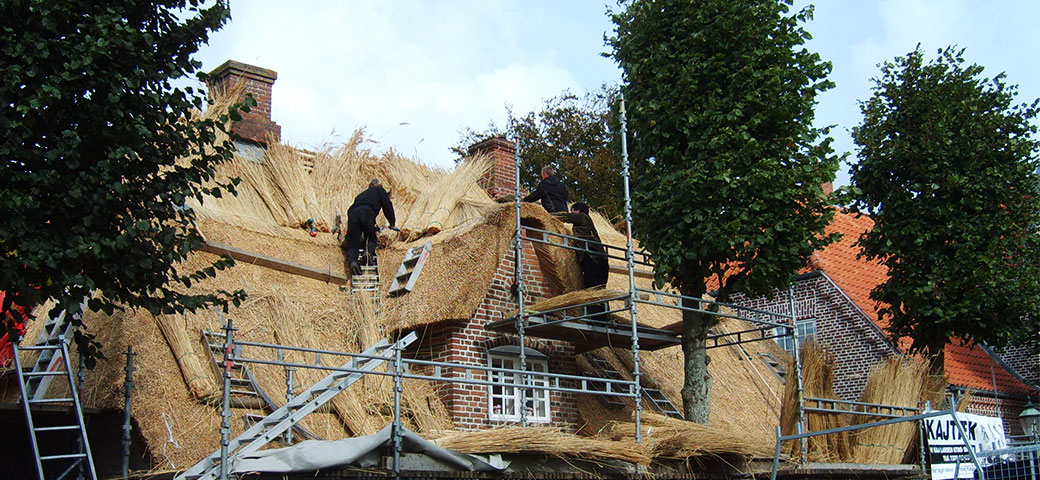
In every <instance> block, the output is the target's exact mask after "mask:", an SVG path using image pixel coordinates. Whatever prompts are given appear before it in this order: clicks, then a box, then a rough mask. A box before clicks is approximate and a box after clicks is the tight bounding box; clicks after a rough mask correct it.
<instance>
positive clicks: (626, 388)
mask: <svg viewBox="0 0 1040 480" xmlns="http://www.w3.org/2000/svg"><path fill="white" fill-rule="evenodd" d="M236 345H239V346H243V347H245V346H249V347H260V348H264V349H275V350H295V351H308V352H310V351H314V350H317V349H309V348H303V347H291V346H285V345H277V344H265V343H258V342H237V343H236ZM242 351H243V349H239V348H236V355H235V361H236V362H240V363H251V364H257V365H273V366H282V367H295V368H307V369H312V370H325V371H329V372H344V373H362V374H366V375H379V376H387V377H392V376H394V375H395V373H394V372H393V371H378V370H374V371H373V370H362V369H360V368H351V367H344V366H339V367H336V366H330V365H323V364H321V363H320V362H317V363H302V362H289V361H284V360H268V359H263V358H253V357H248V356H244V355H242V353H241V352H242ZM321 353H323V354H328V355H329V356H337V357H349V358H353V359H380V358H381V357H379V356H378V355H366V354H361V353H351V352H338V351H334V350H321ZM276 358H283V357H281V356H278V354H277V353H276ZM401 363H402V365H404V366H410V365H416V366H421V367H434V372H435V373H434V374H433V375H427V374H420V373H405V374H403V378H411V379H416V380H433V381H449V382H457V383H468V384H474V385H488V386H502V387H512V388H528V389H532V390H545V391H559V392H573V393H588V394H593V395H620V396H625V397H634V396H635V393H634V392H633V390H634V387H635V382H634V381H632V380H621V379H609V378H600V377H589V376H583V375H568V374H563V373H552V372H537V371H533V370H518V369H510V368H502V367H490V366H484V365H469V364H462V363H452V362H437V361H432V360H418V359H408V358H403V359H401ZM445 369H450V370H459V371H460V372H459V373H461V374H462V375H460V376H451V377H448V376H444V375H441V372H443V370H445ZM474 371H479V372H483V373H484V374H486V375H487V376H488V377H491V376H492V375H491V374H495V373H497V374H507V375H514V374H519V375H521V376H524V377H535V378H538V379H546V380H547V381H546V385H536V384H523V385H522V384H519V383H515V382H511V381H493V380H481V379H476V378H472V375H473V372H474ZM561 381H572V382H576V383H578V384H580V385H582V386H583V387H586V386H587V383H588V382H597V383H605V384H607V387H606V390H595V389H588V388H571V387H565V386H561ZM612 385H616V386H618V387H619V388H618V389H614V388H612V387H611V386H612Z"/></svg>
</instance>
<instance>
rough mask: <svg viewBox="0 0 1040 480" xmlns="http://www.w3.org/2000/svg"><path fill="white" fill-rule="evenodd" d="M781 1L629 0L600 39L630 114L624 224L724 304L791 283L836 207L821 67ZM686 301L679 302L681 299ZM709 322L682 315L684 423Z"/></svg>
mask: <svg viewBox="0 0 1040 480" xmlns="http://www.w3.org/2000/svg"><path fill="white" fill-rule="evenodd" d="M790 4H791V2H790V1H789V0H745V1H733V0H697V1H692V0H633V1H630V2H626V9H625V10H624V11H623V12H620V13H615V14H614V15H613V19H614V23H615V24H616V25H617V29H616V35H615V36H614V37H613V38H610V39H608V42H609V43H610V44H611V45H612V46H613V49H614V52H613V56H614V58H615V59H616V60H617V61H618V63H619V64H620V65H621V68H622V69H623V70H624V79H625V84H624V86H623V87H622V91H623V92H624V95H625V99H626V102H627V105H628V107H629V112H630V114H631V120H630V121H629V125H630V127H631V128H630V131H631V145H632V149H631V152H632V155H631V157H632V186H633V201H634V208H635V212H636V213H637V214H636V215H634V218H633V223H634V228H635V235H636V237H637V238H638V240H639V241H640V242H641V243H642V245H643V246H644V247H646V248H647V249H648V250H649V251H651V252H652V253H653V255H654V271H655V274H656V276H657V279H658V281H660V282H665V281H666V282H669V283H671V284H672V285H673V286H675V287H676V288H678V289H679V291H680V292H681V293H683V294H684V295H688V296H691V297H701V296H702V295H704V294H705V293H707V292H708V290H709V286H711V287H713V288H716V289H717V292H718V293H717V297H716V298H718V299H719V300H720V301H727V300H728V298H729V295H730V294H731V293H732V292H735V291H744V292H748V293H751V294H763V293H768V292H770V291H772V289H773V288H777V287H783V286H785V285H787V284H789V283H790V282H791V281H793V279H794V276H795V275H796V274H797V272H798V271H799V269H801V268H802V267H804V266H805V264H806V261H807V259H808V257H809V256H810V255H811V254H812V253H813V251H815V250H817V249H819V248H821V247H823V246H825V245H826V244H828V243H829V242H831V241H833V240H834V238H832V237H830V236H826V235H824V228H825V227H826V225H827V224H828V223H829V222H830V220H831V218H832V217H833V207H831V206H830V205H829V200H828V198H827V197H826V196H825V195H824V193H823V190H822V188H821V183H824V182H828V181H831V180H832V179H833V178H834V173H835V172H836V171H837V168H838V166H839V163H840V158H839V157H837V156H835V155H834V154H833V150H832V148H831V146H830V144H831V139H830V138H824V137H825V136H826V133H827V131H826V129H823V130H820V129H815V128H813V127H812V120H813V106H814V104H815V102H816V101H815V99H816V94H817V93H819V92H821V91H823V90H825V89H827V88H830V87H831V86H832V84H831V83H830V82H829V81H827V80H826V79H825V78H826V76H827V74H828V73H829V72H830V64H829V63H827V62H823V61H821V60H820V57H819V55H817V54H815V53H811V52H809V51H808V50H807V49H805V48H804V47H803V46H802V45H803V43H804V42H805V40H806V39H808V38H809V34H808V33H806V32H805V30H803V29H802V28H801V27H800V25H799V24H800V22H805V21H806V20H807V19H809V18H811V14H812V10H811V8H806V9H804V10H801V11H800V12H798V13H795V14H791V15H789V14H788V12H789V8H790ZM691 303H695V302H684V304H685V305H687V306H693V305H691ZM716 321H717V317H715V316H713V315H709V314H700V313H697V312H691V311H686V310H684V311H683V327H682V336H683V342H682V347H683V354H684V358H685V377H686V378H685V382H684V384H683V388H682V399H683V407H684V412H685V415H686V418H687V419H688V420H691V421H697V422H707V420H708V413H709V411H708V410H709V394H710V389H711V377H710V375H709V374H708V370H707V363H708V357H707V354H706V351H705V343H706V342H705V339H706V336H707V334H708V329H709V328H710V327H711V326H712V325H713V324H714V323H716Z"/></svg>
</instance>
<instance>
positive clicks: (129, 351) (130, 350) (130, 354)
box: [122, 345, 136, 478]
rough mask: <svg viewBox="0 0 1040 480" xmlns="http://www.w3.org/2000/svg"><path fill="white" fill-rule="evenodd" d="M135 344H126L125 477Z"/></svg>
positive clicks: (124, 472) (124, 406) (127, 460)
mask: <svg viewBox="0 0 1040 480" xmlns="http://www.w3.org/2000/svg"><path fill="white" fill-rule="evenodd" d="M134 355H136V353H134V346H133V345H127V346H126V379H125V380H124V381H123V397H124V400H125V402H124V405H123V469H122V474H123V478H129V475H130V419H131V418H132V417H131V415H130V395H131V393H132V392H133V390H134Z"/></svg>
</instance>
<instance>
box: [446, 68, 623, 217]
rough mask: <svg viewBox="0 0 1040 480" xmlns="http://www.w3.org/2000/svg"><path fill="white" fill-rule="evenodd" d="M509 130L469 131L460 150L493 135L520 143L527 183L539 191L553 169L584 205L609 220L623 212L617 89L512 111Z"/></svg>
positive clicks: (523, 178) (558, 98) (463, 151)
mask: <svg viewBox="0 0 1040 480" xmlns="http://www.w3.org/2000/svg"><path fill="white" fill-rule="evenodd" d="M506 113H507V119H506V124H505V129H504V131H503V130H502V129H501V128H499V127H497V126H496V125H494V124H493V123H492V124H491V125H489V126H488V128H487V129H486V130H485V131H483V132H475V131H473V130H472V129H467V130H466V131H465V132H464V133H463V138H462V139H461V140H460V144H459V146H457V147H455V148H454V149H453V150H454V151H455V152H456V153H458V154H459V155H460V157H461V156H462V155H465V154H466V148H467V147H468V146H470V145H472V144H474V143H477V142H479V141H481V140H485V139H488V138H491V137H493V136H504V137H506V138H509V139H515V140H517V141H518V142H519V143H520V152H519V155H520V158H521V162H520V178H521V180H520V181H521V184H522V186H523V187H524V188H527V189H528V190H533V189H534V188H535V187H536V186H537V185H538V181H539V180H540V179H541V177H539V172H541V169H542V167H544V166H551V167H553V168H554V169H555V170H556V171H557V172H558V173H559V176H560V180H562V181H563V183H564V184H565V185H566V186H567V189H568V191H569V192H570V199H571V201H572V202H577V201H582V202H585V203H587V204H589V206H591V207H592V208H594V209H596V210H598V211H600V212H602V213H604V214H606V215H607V216H608V217H609V216H615V215H618V214H620V213H621V206H622V198H621V197H622V194H621V177H620V176H619V175H618V172H619V171H620V170H621V153H620V152H621V149H620V144H619V142H620V139H619V138H618V135H617V132H618V121H617V89H616V88H614V87H607V86H603V87H601V89H600V90H599V91H598V92H589V93H586V94H585V95H583V96H578V95H575V94H572V93H570V92H568V91H564V92H563V93H561V94H560V95H559V96H556V97H553V98H550V99H548V100H546V101H545V104H544V106H543V107H542V109H541V110H540V111H537V112H528V113H527V114H525V115H523V116H516V115H515V114H514V113H513V111H512V110H507V112H506Z"/></svg>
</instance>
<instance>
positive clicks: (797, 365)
mask: <svg viewBox="0 0 1040 480" xmlns="http://www.w3.org/2000/svg"><path fill="white" fill-rule="evenodd" d="M787 291H788V294H789V295H790V301H791V302H790V303H791V341H792V345H794V377H795V382H796V383H795V391H796V392H797V398H796V399H795V403H796V406H795V408H797V409H798V423H797V424H796V425H795V427H796V430H795V433H797V434H799V435H801V434H803V433H805V408H804V405H803V404H804V397H805V392H804V391H803V389H802V358H801V357H802V345H801V342H799V341H798V315H797V314H795V310H794V309H795V305H794V287H788V289H787ZM801 443H802V448H801V449H800V450H801V456H800V459H801V464H802V465H805V464H806V463H808V462H809V452H808V450H809V439H808V438H807V437H803V438H802V439H801Z"/></svg>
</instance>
